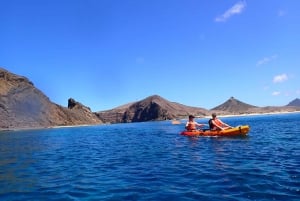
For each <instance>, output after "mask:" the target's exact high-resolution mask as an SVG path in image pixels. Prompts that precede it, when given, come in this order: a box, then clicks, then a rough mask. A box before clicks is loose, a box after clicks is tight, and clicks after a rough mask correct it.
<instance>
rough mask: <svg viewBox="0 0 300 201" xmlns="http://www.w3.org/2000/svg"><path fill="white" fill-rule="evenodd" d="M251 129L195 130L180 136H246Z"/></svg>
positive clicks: (238, 127) (240, 127)
mask: <svg viewBox="0 0 300 201" xmlns="http://www.w3.org/2000/svg"><path fill="white" fill-rule="evenodd" d="M249 130H250V127H249V126H248V125H243V126H237V127H234V128H228V129H226V130H195V131H182V132H181V133H180V134H181V135H185V136H191V137H195V136H226V137H232V136H246V135H247V133H248V132H249Z"/></svg>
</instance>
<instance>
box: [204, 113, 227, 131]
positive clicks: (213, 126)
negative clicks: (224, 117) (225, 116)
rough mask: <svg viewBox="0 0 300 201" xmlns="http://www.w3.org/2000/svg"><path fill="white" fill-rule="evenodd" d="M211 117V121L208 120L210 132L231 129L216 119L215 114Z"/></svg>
mask: <svg viewBox="0 0 300 201" xmlns="http://www.w3.org/2000/svg"><path fill="white" fill-rule="evenodd" d="M211 116H212V119H210V120H209V121H208V124H209V127H210V130H225V129H228V128H232V127H231V126H229V125H228V124H226V123H224V122H223V121H221V120H220V119H219V118H217V114H216V113H212V115H211Z"/></svg>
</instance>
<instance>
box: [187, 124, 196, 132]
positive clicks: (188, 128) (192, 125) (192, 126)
mask: <svg viewBox="0 0 300 201" xmlns="http://www.w3.org/2000/svg"><path fill="white" fill-rule="evenodd" d="M186 129H187V130H189V131H190V130H196V124H195V123H189V124H188V126H187V128H186Z"/></svg>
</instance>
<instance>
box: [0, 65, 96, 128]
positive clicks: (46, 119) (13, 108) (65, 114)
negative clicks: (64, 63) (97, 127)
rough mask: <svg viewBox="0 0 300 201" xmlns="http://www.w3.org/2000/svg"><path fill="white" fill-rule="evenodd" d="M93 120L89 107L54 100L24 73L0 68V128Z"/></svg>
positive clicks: (66, 123) (74, 123)
mask: <svg viewBox="0 0 300 201" xmlns="http://www.w3.org/2000/svg"><path fill="white" fill-rule="evenodd" d="M76 104H78V103H76ZM97 123H101V121H100V120H99V119H98V118H97V116H96V115H95V114H93V113H92V112H91V111H90V110H89V109H87V108H84V109H83V108H73V109H68V108H65V107H62V106H60V105H57V104H54V103H52V102H51V101H50V100H49V98H48V97H46V96H45V95H44V94H43V93H42V92H41V91H40V90H38V89H37V88H35V87H34V85H33V83H32V82H30V81H29V80H28V79H27V78H26V77H23V76H18V75H15V74H13V73H10V72H8V71H7V70H5V69H2V68H0V129H15V128H36V127H49V126H62V125H78V124H97Z"/></svg>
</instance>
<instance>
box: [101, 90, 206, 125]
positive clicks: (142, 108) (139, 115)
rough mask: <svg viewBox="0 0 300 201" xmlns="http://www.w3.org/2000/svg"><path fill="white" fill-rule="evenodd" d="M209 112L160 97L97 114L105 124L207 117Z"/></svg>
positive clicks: (156, 96)
mask: <svg viewBox="0 0 300 201" xmlns="http://www.w3.org/2000/svg"><path fill="white" fill-rule="evenodd" d="M207 112H208V111H207V110H206V109H203V108H198V107H190V106H186V105H182V104H179V103H175V102H170V101H168V100H166V99H164V98H162V97H160V96H158V95H153V96H149V97H147V98H145V99H143V100H140V101H137V102H134V103H129V104H126V105H123V106H121V107H117V108H114V109H112V110H107V111H101V112H97V115H98V117H99V118H100V119H101V120H102V121H104V122H111V123H120V122H142V121H155V120H167V119H174V118H180V117H187V116H188V115H189V114H193V115H197V116H205V115H206V114H207Z"/></svg>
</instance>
